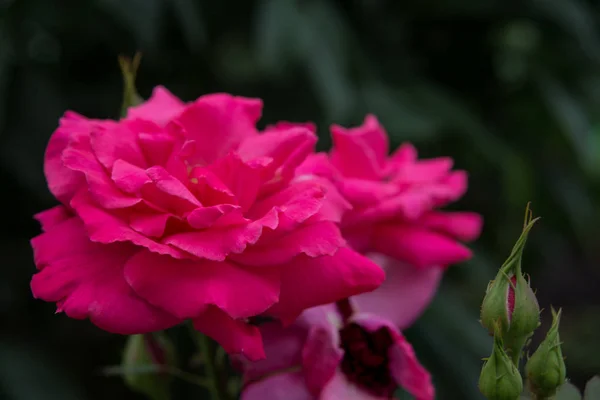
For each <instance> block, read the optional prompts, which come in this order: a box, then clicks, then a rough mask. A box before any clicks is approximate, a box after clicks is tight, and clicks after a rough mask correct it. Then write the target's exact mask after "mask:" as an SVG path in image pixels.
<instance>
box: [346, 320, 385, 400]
mask: <svg viewBox="0 0 600 400" xmlns="http://www.w3.org/2000/svg"><path fill="white" fill-rule="evenodd" d="M340 339H341V347H342V349H344V358H343V359H342V364H341V367H342V372H343V373H344V374H345V375H346V377H347V379H348V380H349V381H351V382H353V383H355V384H356V385H358V386H360V387H361V388H362V389H363V390H365V391H367V392H369V393H371V394H372V395H374V396H379V397H390V398H391V396H392V395H393V393H394V391H395V390H396V387H397V385H396V382H395V381H394V379H393V378H392V376H391V374H390V368H389V357H388V352H389V349H390V346H391V345H392V344H393V339H392V337H391V335H390V333H389V331H388V330H387V328H380V329H378V330H376V331H375V332H367V331H366V330H365V329H363V328H362V327H361V326H360V325H358V324H355V323H350V324H347V325H346V326H344V327H343V328H342V329H341V330H340Z"/></svg>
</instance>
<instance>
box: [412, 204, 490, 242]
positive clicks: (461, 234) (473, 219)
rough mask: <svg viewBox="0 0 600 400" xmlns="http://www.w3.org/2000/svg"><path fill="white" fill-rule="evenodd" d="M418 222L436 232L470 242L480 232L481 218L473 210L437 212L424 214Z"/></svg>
mask: <svg viewBox="0 0 600 400" xmlns="http://www.w3.org/2000/svg"><path fill="white" fill-rule="evenodd" d="M419 222H420V224H422V225H423V226H426V227H428V228H430V229H433V230H435V231H437V232H440V233H444V234H446V235H449V236H453V237H455V238H457V239H458V240H461V241H464V242H470V241H472V240H475V239H477V238H478V237H479V235H480V234H481V228H482V225H483V218H482V217H481V215H479V214H477V213H473V212H438V211H432V212H430V213H428V214H426V215H425V216H424V217H423V219H421V221H419Z"/></svg>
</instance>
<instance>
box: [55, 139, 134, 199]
mask: <svg viewBox="0 0 600 400" xmlns="http://www.w3.org/2000/svg"><path fill="white" fill-rule="evenodd" d="M62 160H63V163H64V165H65V166H66V167H68V168H70V169H72V170H74V171H80V172H82V173H83V174H84V175H85V178H86V180H87V183H88V186H89V192H90V194H91V195H92V197H93V198H94V199H95V200H96V201H97V202H98V204H100V205H101V206H102V207H105V208H125V207H131V206H133V205H135V204H137V203H139V202H140V201H141V199H140V198H137V197H134V196H130V195H127V194H125V193H123V192H122V191H121V190H119V189H118V187H117V186H116V185H115V183H114V182H113V181H112V180H111V179H110V178H109V177H108V175H107V173H106V171H105V170H104V168H103V167H102V166H101V165H100V164H99V163H98V160H97V159H96V158H95V157H94V155H93V154H92V153H90V152H84V151H80V150H76V149H72V148H68V149H66V150H65V151H64V152H63V154H62Z"/></svg>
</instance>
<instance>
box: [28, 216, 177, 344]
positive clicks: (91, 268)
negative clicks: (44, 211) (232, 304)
mask: <svg viewBox="0 0 600 400" xmlns="http://www.w3.org/2000/svg"><path fill="white" fill-rule="evenodd" d="M51 243H54V247H53V246H50V244H51ZM62 244H68V246H70V249H66V247H68V246H67V245H64V246H63V245H62ZM32 245H33V248H34V253H35V257H36V263H43V264H44V265H45V267H44V268H43V269H42V270H41V271H40V272H39V273H37V274H35V275H34V276H33V279H32V281H31V289H32V291H33V295H34V296H35V297H36V298H40V299H43V300H45V301H53V302H57V303H58V304H59V307H58V310H59V311H64V312H65V313H66V314H67V315H68V316H69V317H71V318H76V319H84V318H89V319H90V320H91V321H92V322H93V323H94V324H95V325H97V326H98V327H100V328H102V329H104V330H106V331H109V332H113V333H119V334H127V335H130V334H136V333H144V332H152V331H157V330H162V329H166V328H168V327H170V326H173V325H175V324H176V323H178V320H177V319H175V318H174V317H172V316H170V315H168V314H166V313H165V312H163V311H161V310H159V309H156V308H154V307H153V306H151V305H150V304H148V303H146V302H145V301H144V300H142V299H140V298H139V297H137V296H136V295H135V293H134V292H133V290H131V288H130V287H129V286H128V285H127V283H126V282H125V279H124V278H123V265H124V264H125V262H127V260H128V259H129V258H130V257H131V256H132V255H133V254H135V252H136V251H137V248H136V247H135V246H132V245H129V244H123V243H119V244H111V245H103V244H97V243H92V242H90V241H89V240H88V239H87V237H86V232H85V230H84V228H83V224H82V223H81V221H79V220H78V219H77V218H71V219H69V220H67V221H64V222H63V223H61V224H59V225H56V226H55V227H53V228H51V229H50V230H49V231H48V232H46V233H44V234H43V235H41V236H39V237H38V238H36V239H34V240H33V241H32Z"/></svg>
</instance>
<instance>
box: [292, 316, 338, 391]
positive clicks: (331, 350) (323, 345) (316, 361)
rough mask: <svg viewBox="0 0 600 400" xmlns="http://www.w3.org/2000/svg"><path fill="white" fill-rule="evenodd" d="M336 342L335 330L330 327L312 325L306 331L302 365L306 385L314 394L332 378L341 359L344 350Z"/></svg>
mask: <svg viewBox="0 0 600 400" xmlns="http://www.w3.org/2000/svg"><path fill="white" fill-rule="evenodd" d="M328 328H329V329H328ZM338 342H339V340H338V333H337V331H335V330H333V329H331V328H330V327H327V328H326V327H322V326H313V327H312V328H311V329H310V331H309V333H308V337H307V338H306V344H305V345H304V348H303V349H302V365H303V367H304V376H305V379H306V386H307V387H308V389H309V390H310V392H311V393H313V394H315V395H318V394H319V393H321V391H322V390H323V388H324V387H325V386H326V385H327V384H328V382H329V381H330V380H331V379H332V378H333V375H334V374H335V372H336V370H337V368H338V366H339V364H340V361H341V360H342V356H343V354H344V352H343V351H342V350H341V349H340V347H339V343H338Z"/></svg>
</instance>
